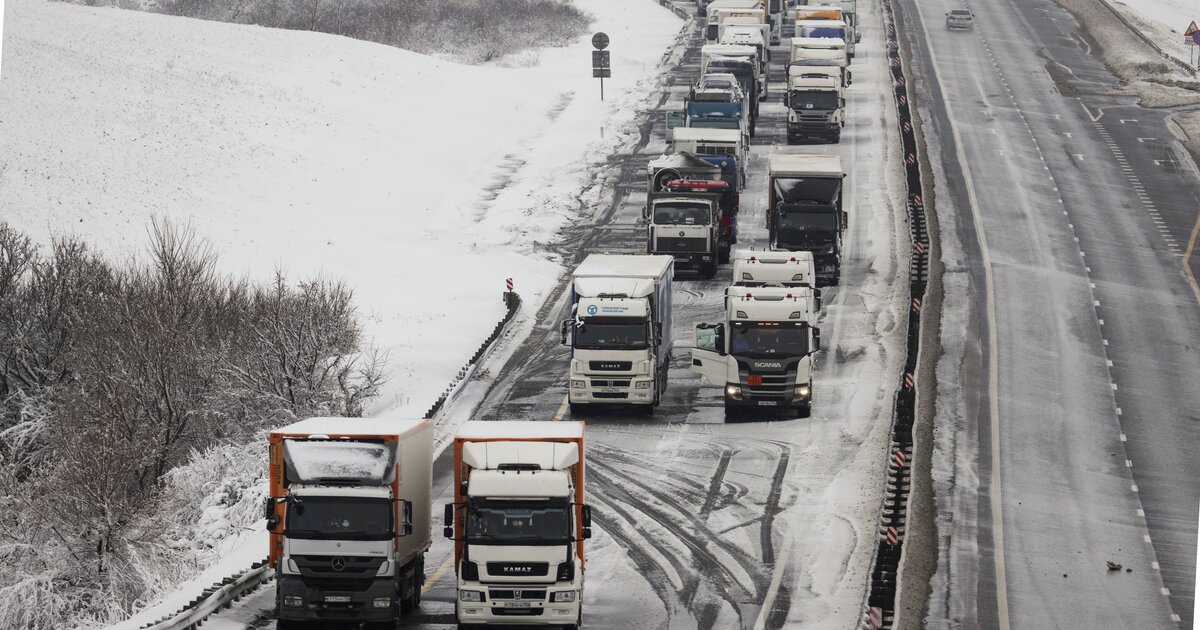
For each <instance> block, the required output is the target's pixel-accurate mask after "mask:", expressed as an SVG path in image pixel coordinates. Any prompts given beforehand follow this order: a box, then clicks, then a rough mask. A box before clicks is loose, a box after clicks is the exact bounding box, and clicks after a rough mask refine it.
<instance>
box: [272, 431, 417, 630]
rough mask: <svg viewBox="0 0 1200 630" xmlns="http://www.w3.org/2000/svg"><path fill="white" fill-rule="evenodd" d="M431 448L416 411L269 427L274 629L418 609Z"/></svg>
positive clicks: (378, 618)
mask: <svg viewBox="0 0 1200 630" xmlns="http://www.w3.org/2000/svg"><path fill="white" fill-rule="evenodd" d="M432 455H433V430H432V427H431V425H430V422H429V421H428V420H424V419H415V420H414V419H396V418H309V419H307V420H303V421H300V422H297V423H295V424H291V425H288V426H286V427H283V428H280V429H276V430H274V431H271V433H270V435H269V438H268V456H269V460H270V471H269V475H270V496H269V497H268V498H267V500H266V505H265V513H266V514H265V516H266V518H267V529H268V530H269V531H270V561H271V564H272V566H274V567H275V575H276V582H277V585H276V598H275V605H276V614H277V618H278V620H279V621H278V627H279V629H280V630H285V629H286V628H294V627H296V626H298V625H300V624H304V623H307V622H318V624H319V625H322V626H323V625H326V624H329V623H332V622H353V623H363V622H372V623H374V622H381V623H384V624H389V623H390V624H394V623H395V622H396V621H397V620H398V619H399V618H400V617H401V616H402V615H403V614H406V613H408V612H411V611H412V610H414V609H415V608H416V607H417V605H418V604H419V603H420V598H421V582H422V580H423V579H424V572H425V551H426V550H427V549H429V544H430V511H431V508H432V504H431V501H430V496H429V495H430V489H431V485H432V484H431V480H432Z"/></svg>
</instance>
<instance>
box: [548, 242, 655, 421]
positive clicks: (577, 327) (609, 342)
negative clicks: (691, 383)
mask: <svg viewBox="0 0 1200 630" xmlns="http://www.w3.org/2000/svg"><path fill="white" fill-rule="evenodd" d="M674 275H675V259H674V258H673V257H671V256H648V255H632V254H591V255H589V256H588V257H587V258H585V259H584V261H583V262H582V263H580V265H579V267H578V268H576V269H575V273H573V274H571V285H570V296H569V299H570V302H569V306H568V311H567V319H565V320H564V321H563V322H562V328H561V331H562V343H563V344H565V345H568V346H570V347H571V362H570V367H569V382H568V389H567V403H568V405H569V406H570V408H571V413H572V414H575V413H581V412H582V411H584V409H585V408H586V407H587V406H588V405H604V404H607V405H633V406H634V407H635V408H636V409H639V410H640V411H642V412H644V413H653V411H654V408H655V407H657V406H658V403H659V401H660V400H661V398H662V394H663V392H664V391H666V388H667V369H668V368H669V367H670V363H671V281H672V278H673V277H674Z"/></svg>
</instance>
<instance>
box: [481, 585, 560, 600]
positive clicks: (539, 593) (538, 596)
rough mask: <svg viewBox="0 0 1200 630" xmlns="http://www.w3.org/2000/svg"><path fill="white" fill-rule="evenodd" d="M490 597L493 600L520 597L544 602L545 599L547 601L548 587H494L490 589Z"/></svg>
mask: <svg viewBox="0 0 1200 630" xmlns="http://www.w3.org/2000/svg"><path fill="white" fill-rule="evenodd" d="M488 597H490V598H492V601H496V600H506V599H520V600H525V601H535V602H544V601H546V589H544V588H539V589H529V588H516V589H510V588H506V589H499V588H493V589H491V590H489V591H488Z"/></svg>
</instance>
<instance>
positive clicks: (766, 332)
mask: <svg viewBox="0 0 1200 630" xmlns="http://www.w3.org/2000/svg"><path fill="white" fill-rule="evenodd" d="M729 330H730V338H729V351H730V353H731V354H734V355H736V356H739V357H760V358H762V357H773V358H783V357H802V356H805V355H807V354H808V353H809V352H810V350H809V347H810V346H809V343H808V336H809V335H808V325H807V324H803V323H799V322H744V321H734V322H730V324H729Z"/></svg>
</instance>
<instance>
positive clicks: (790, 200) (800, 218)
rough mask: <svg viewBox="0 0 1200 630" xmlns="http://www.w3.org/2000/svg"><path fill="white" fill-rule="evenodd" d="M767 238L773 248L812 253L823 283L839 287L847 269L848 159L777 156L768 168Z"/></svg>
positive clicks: (774, 155) (770, 161)
mask: <svg viewBox="0 0 1200 630" xmlns="http://www.w3.org/2000/svg"><path fill="white" fill-rule="evenodd" d="M767 169H768V170H767V233H768V235H769V238H770V242H771V249H778V250H786V251H808V252H812V254H813V260H814V261H815V262H816V265H817V279H818V280H819V281H820V282H822V283H823V284H837V283H838V280H839V279H840V277H841V269H842V236H843V234H844V233H845V230H846V224H847V214H846V212H845V211H844V210H842V180H843V179H844V178H845V177H846V172H845V171H844V170H842V158H841V157H840V156H837V155H805V154H789V155H783V154H778V153H776V154H773V155H771V157H770V160H769V162H768V166H767Z"/></svg>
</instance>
